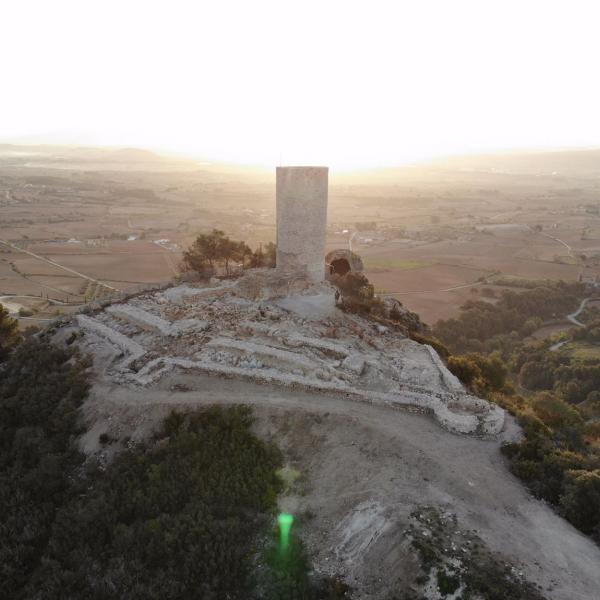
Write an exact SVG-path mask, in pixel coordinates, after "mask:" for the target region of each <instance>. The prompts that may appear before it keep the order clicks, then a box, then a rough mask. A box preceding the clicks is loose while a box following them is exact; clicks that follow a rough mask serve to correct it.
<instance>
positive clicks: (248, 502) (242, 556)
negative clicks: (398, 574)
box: [0, 337, 348, 600]
mask: <svg viewBox="0 0 600 600" xmlns="http://www.w3.org/2000/svg"><path fill="white" fill-rule="evenodd" d="M87 366H88V363H87V362H86V361H85V360H82V359H81V358H80V357H79V356H78V355H77V353H76V352H75V351H74V350H72V349H64V348H59V347H56V346H53V345H52V344H49V343H47V342H44V341H42V340H39V339H36V338H35V337H31V338H29V339H27V340H25V341H23V342H22V343H21V344H20V345H19V346H17V348H16V349H14V350H13V351H12V352H11V353H9V354H8V355H7V358H6V360H5V361H4V362H3V363H2V364H1V365H0V540H1V543H0V581H1V592H0V596H2V597H6V598H15V599H25V598H27V599H29V598H32V599H33V598H44V599H46V598H70V599H77V598H81V599H83V598H85V599H88V598H90V599H107V598H128V599H136V598H139V599H142V598H143V599H144V600H146V599H152V598H157V599H159V598H160V599H161V600H162V599H169V598H173V599H175V598H178V599H179V598H190V599H193V598H198V599H202V600H209V599H211V598H213V599H215V600H217V599H219V600H220V599H222V598H229V599H231V600H235V599H236V598H238V599H249V600H250V599H254V598H265V599H266V598H268V599H270V600H278V599H279V598H281V599H283V598H285V599H286V600H287V599H290V600H320V599H321V598H322V599H323V600H325V599H330V600H334V599H336V598H347V597H348V596H347V588H346V587H345V586H343V585H342V584H341V583H339V582H337V581H336V580H335V579H328V578H325V579H321V580H315V579H314V578H312V577H309V575H308V573H309V570H310V567H309V563H308V560H307V558H306V555H305V553H304V550H303V548H302V545H301V543H300V541H299V539H298V538H297V537H295V536H294V537H293V539H292V544H291V545H290V547H289V549H288V552H287V553H284V554H282V553H281V552H279V548H278V547H277V546H276V544H275V543H274V542H273V541H272V540H271V538H270V536H269V535H268V534H267V533H266V532H268V531H269V530H270V529H271V528H272V523H273V520H274V519H273V518H274V511H275V508H276V499H277V494H278V492H279V491H280V489H281V485H282V484H281V481H280V479H279V478H278V476H277V474H276V471H277V469H278V467H279V466H280V465H281V454H280V452H279V450H278V449H277V448H276V447H275V446H273V445H271V444H267V443H265V442H263V441H261V440H260V439H258V438H257V437H256V436H255V435H253V434H252V432H251V431H250V426H251V422H252V418H251V411H250V409H249V408H247V407H230V408H226V409H221V408H215V407H213V408H208V409H205V410H203V411H200V412H197V413H193V414H189V415H186V416H184V415H179V414H175V413H173V414H171V415H170V416H169V417H168V418H167V419H166V421H165V422H164V425H163V428H162V430H161V431H160V432H159V433H158V434H157V436H156V437H155V439H152V440H150V441H149V442H148V443H146V444H141V445H137V446H135V445H134V446H131V447H129V448H128V449H126V450H122V451H121V452H120V453H119V454H118V455H117V456H116V458H115V459H114V460H113V462H112V463H111V464H109V465H108V466H107V467H103V466H102V465H101V464H100V463H97V462H96V461H95V460H94V459H92V458H88V459H86V458H85V457H84V456H83V455H82V454H80V453H79V452H78V451H77V447H76V436H77V435H78V434H79V433H81V431H82V429H81V428H80V426H79V425H78V407H79V406H80V405H81V403H82V402H83V400H84V399H85V397H86V395H87V392H88V381H87V379H88V377H87V370H86V369H87ZM103 441H104V442H105V443H106V444H108V443H111V442H113V441H114V440H112V439H111V438H105V439H104V440H103ZM269 540H271V541H269ZM260 562H262V563H264V565H265V567H264V568H263V569H262V570H259V569H257V564H258V563H260ZM257 573H260V574H261V575H260V577H258V576H257Z"/></svg>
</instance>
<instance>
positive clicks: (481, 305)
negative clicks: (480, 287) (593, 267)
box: [433, 281, 584, 352]
mask: <svg viewBox="0 0 600 600" xmlns="http://www.w3.org/2000/svg"><path fill="white" fill-rule="evenodd" d="M583 293H584V286H583V285H582V284H579V283H565V282H562V281H561V282H557V283H556V284H554V285H552V286H543V287H538V288H534V289H527V290H525V291H523V292H513V291H512V290H505V291H503V292H502V295H501V297H500V298H499V300H498V301H497V302H496V303H494V304H492V303H491V302H486V301H483V300H469V301H467V302H466V303H465V304H463V306H462V307H461V313H460V315H459V317H457V318H452V319H447V320H440V321H438V322H437V323H436V324H435V326H434V328H433V331H434V334H435V336H436V337H438V338H439V339H440V340H441V341H442V342H444V343H445V344H447V345H448V346H449V347H450V349H451V350H452V351H453V352H490V351H494V350H506V349H507V348H508V349H512V348H513V347H514V346H515V345H517V344H518V343H519V341H520V340H521V339H522V338H523V337H526V336H528V335H530V334H531V333H533V331H535V330H536V329H538V328H539V327H540V326H541V324H542V322H543V321H544V320H547V319H554V318H558V317H560V318H562V317H564V316H565V315H566V314H567V313H569V312H571V311H572V310H574V309H575V308H576V307H577V305H578V304H579V300H580V298H581V296H582V295H583Z"/></svg>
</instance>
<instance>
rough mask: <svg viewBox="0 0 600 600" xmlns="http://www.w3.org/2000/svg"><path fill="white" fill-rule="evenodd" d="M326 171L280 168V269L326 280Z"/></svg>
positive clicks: (278, 209)
mask: <svg viewBox="0 0 600 600" xmlns="http://www.w3.org/2000/svg"><path fill="white" fill-rule="evenodd" d="M328 171H329V169H328V168H327V167H277V269H278V270H280V271H283V272H290V273H297V274H299V275H302V274H305V275H306V277H307V278H308V279H310V280H312V281H315V282H317V281H323V279H324V278H325V237H326V233H327V186H328Z"/></svg>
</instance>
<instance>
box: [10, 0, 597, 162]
mask: <svg viewBox="0 0 600 600" xmlns="http://www.w3.org/2000/svg"><path fill="white" fill-rule="evenodd" d="M599 10H600V9H599V8H598V7H597V6H596V5H595V4H594V3H591V2H585V1H582V0H579V1H575V2H568V3H567V2H566V1H562V0H560V1H555V2H539V1H537V0H534V1H532V2H528V3H521V2H516V1H508V2H499V1H491V2H487V3H481V2H473V1H469V0H458V1H456V2H452V3H447V2H440V1H434V0H429V1H424V2H420V3H418V4H416V3H410V4H409V3H398V2H386V1H378V2H374V3H370V4H369V7H368V8H367V7H366V5H364V4H363V3H360V2H339V1H332V2H328V3H327V4H325V5H323V4H319V3H317V2H313V1H309V2H304V3H302V4H301V5H300V4H297V3H292V2H268V1H258V2H254V3H251V4H249V3H243V2H236V1H232V0H229V1H224V2H220V3H210V4H209V3H189V2H183V1H179V2H178V1H175V2H169V3H166V2H155V3H144V2H138V1H131V2H127V3H123V2H116V1H114V0H108V1H105V2H102V3H100V2H88V3H81V2H74V1H72V0H57V1H55V2H52V3H47V2H42V1H40V0H23V1H21V2H19V3H9V4H6V5H5V6H3V8H2V9H1V12H0V14H1V15H2V17H3V23H4V24H5V34H4V35H3V36H2V39H0V50H1V51H2V55H3V56H5V57H9V56H10V60H6V61H5V64H4V65H3V66H4V69H3V83H4V87H5V89H6V90H10V93H7V94H4V95H3V96H2V99H1V100H0V107H2V109H3V110H2V111H0V139H7V140H8V139H12V140H19V139H21V140H22V139H26V138H31V137H32V136H41V137H42V139H45V140H48V141H51V142H52V143H60V144H65V143H67V144H78V145H94V146H102V145H110V146H118V147H123V146H125V147H142V148H149V149H152V150H154V151H159V152H169V153H177V154H185V155H192V156H198V157H208V158H210V159H211V160H215V161H220V162H228V163H237V164H255V165H262V166H266V165H275V164H294V163H295V164H301V163H305V164H327V165H330V166H332V167H335V168H338V169H342V170H347V169H355V168H378V167H388V166H397V165H402V164H407V163H411V162H415V161H420V160H424V159H430V158H436V157H445V156H453V155H457V154H458V155H464V154H474V153H476V154H479V153H485V154H487V153H494V152H501V151H506V150H507V149H510V150H529V149H540V148H550V149H555V148H556V149H558V148H565V147H577V148H580V147H590V146H593V147H599V146H600V120H598V119H597V118H596V113H597V106H598V104H599V101H600V87H599V85H598V83H597V81H596V78H594V76H593V74H594V72H595V59H596V57H597V56H598V55H599V50H600V40H599V39H598V37H597V36H596V35H595V24H596V23H597V22H598V18H597V17H598V16H599V14H598V13H599ZM32 15H33V16H34V17H35V18H33V19H32Z"/></svg>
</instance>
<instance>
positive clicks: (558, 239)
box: [529, 227, 573, 256]
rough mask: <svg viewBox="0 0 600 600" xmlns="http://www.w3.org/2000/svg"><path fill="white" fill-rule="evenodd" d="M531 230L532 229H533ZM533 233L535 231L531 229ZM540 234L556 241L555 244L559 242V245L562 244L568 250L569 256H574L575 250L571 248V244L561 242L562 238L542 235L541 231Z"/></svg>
mask: <svg viewBox="0 0 600 600" xmlns="http://www.w3.org/2000/svg"><path fill="white" fill-rule="evenodd" d="M529 229H531V227H530V228H529ZM531 231H534V230H533V229H531ZM538 233H539V234H540V235H543V236H544V237H547V238H550V239H551V240H554V241H555V242H558V243H559V244H562V245H563V246H564V247H565V248H566V249H567V251H568V253H569V256H573V248H572V247H571V246H569V244H567V242H565V241H563V240H561V239H560V238H557V237H554V236H552V235H550V234H549V233H542V232H541V231H539V232H538Z"/></svg>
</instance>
